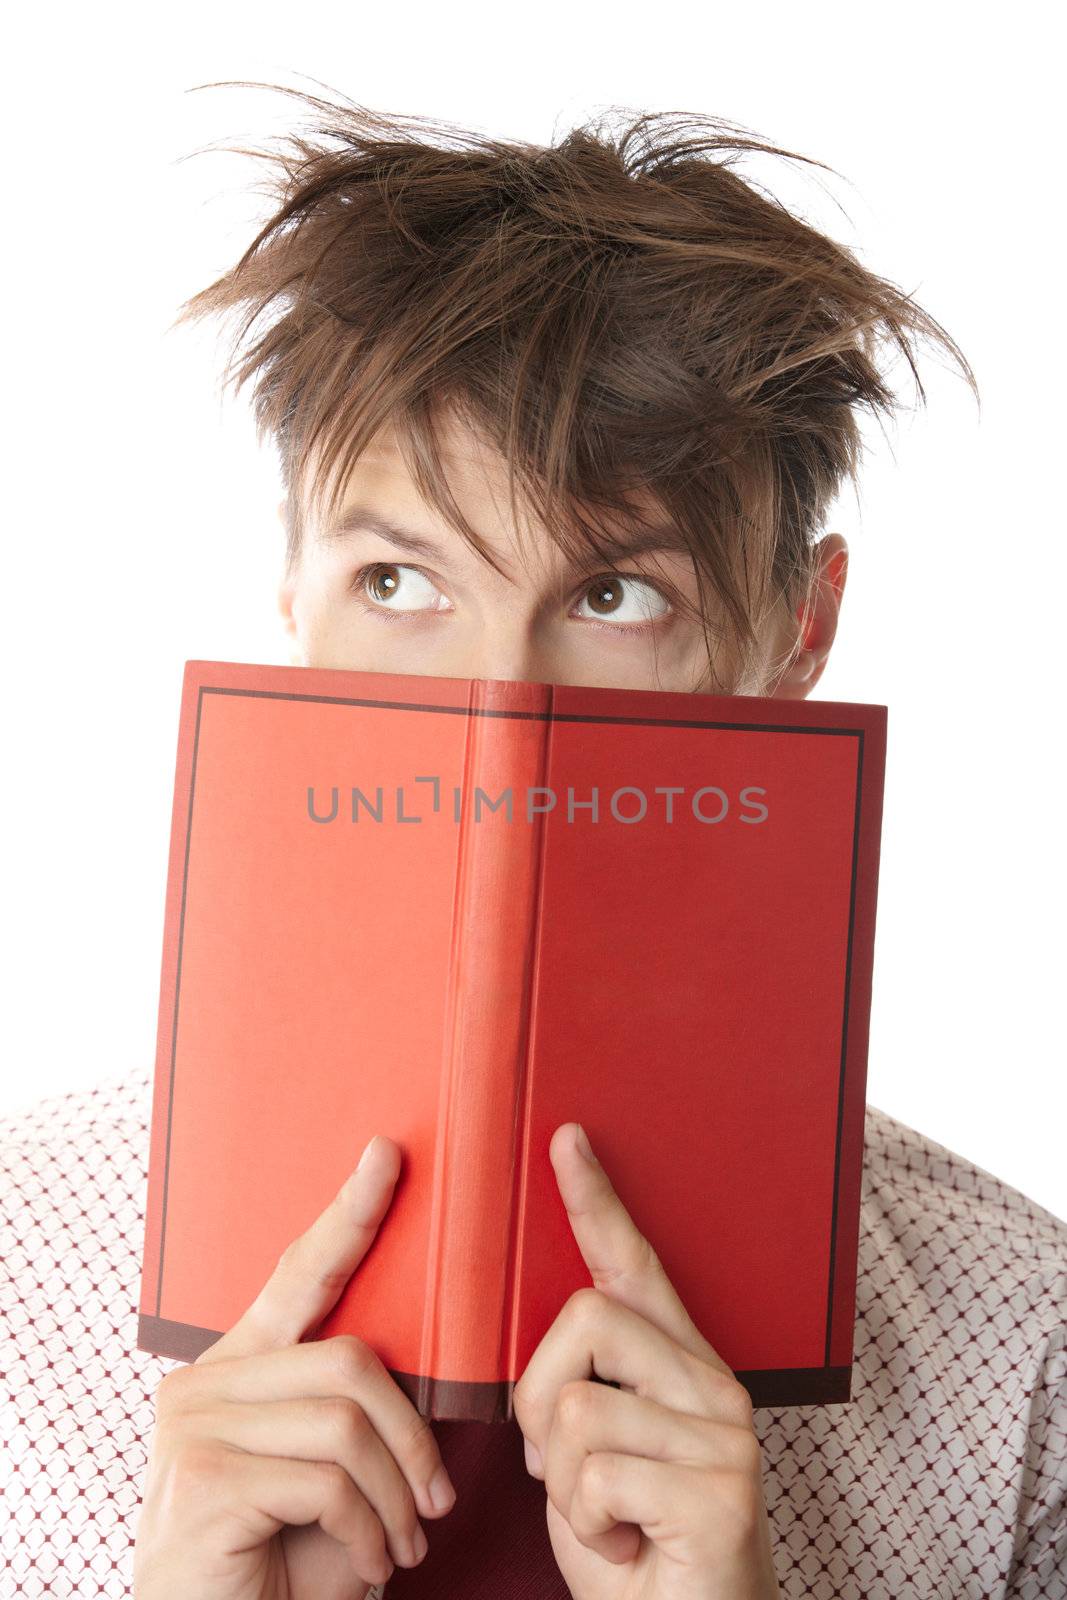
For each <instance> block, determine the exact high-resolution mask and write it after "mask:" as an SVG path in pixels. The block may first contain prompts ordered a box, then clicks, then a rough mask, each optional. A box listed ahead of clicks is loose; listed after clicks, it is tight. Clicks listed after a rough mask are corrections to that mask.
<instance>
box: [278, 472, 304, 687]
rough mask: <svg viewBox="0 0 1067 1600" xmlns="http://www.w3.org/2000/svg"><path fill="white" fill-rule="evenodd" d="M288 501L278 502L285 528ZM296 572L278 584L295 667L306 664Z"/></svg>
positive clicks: (279, 607) (282, 613) (283, 621)
mask: <svg viewBox="0 0 1067 1600" xmlns="http://www.w3.org/2000/svg"><path fill="white" fill-rule="evenodd" d="M286 504H287V502H286V501H285V500H279V502H278V520H279V522H280V523H281V524H282V527H283V528H284V527H285V525H286V518H285V508H286ZM296 581H297V580H296V574H295V573H290V572H288V571H284V572H283V573H282V578H281V582H280V583H279V585H278V610H279V612H280V613H281V618H282V627H283V629H284V631H285V632H286V633H287V634H288V636H289V641H290V644H289V661H290V664H291V665H292V666H294V667H302V666H303V665H304V653H303V650H302V648H301V644H300V628H299V625H298V623H297V620H296V617H295V615H294V613H293V601H294V600H295V598H296Z"/></svg>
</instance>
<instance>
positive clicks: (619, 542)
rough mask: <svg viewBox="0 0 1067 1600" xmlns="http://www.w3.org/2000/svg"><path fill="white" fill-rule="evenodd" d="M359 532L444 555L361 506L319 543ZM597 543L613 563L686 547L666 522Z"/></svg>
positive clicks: (429, 541) (416, 551) (604, 535)
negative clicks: (626, 558) (618, 560)
mask: <svg viewBox="0 0 1067 1600" xmlns="http://www.w3.org/2000/svg"><path fill="white" fill-rule="evenodd" d="M360 533H376V534H378V535H379V537H380V538H382V539H388V540H389V542H390V543H391V544H395V545H399V547H400V548H401V549H403V550H407V551H408V552H410V554H412V555H417V556H430V557H435V556H436V557H440V556H442V555H444V554H445V551H444V549H443V547H442V546H441V544H440V543H439V542H438V541H437V540H435V539H433V538H431V537H430V536H429V535H427V534H423V533H417V532H416V531H415V529H413V528H405V527H403V526H402V525H401V524H400V523H397V522H392V521H391V520H390V519H389V518H388V517H383V516H382V515H381V514H380V513H379V512H377V511H375V510H374V509H373V508H372V507H370V506H363V505H354V506H349V507H348V508H347V509H346V510H345V511H344V512H342V513H341V515H340V516H339V517H338V518H337V520H336V521H335V522H333V523H331V525H330V526H329V527H328V528H326V529H325V531H324V532H323V533H322V535H321V542H322V543H323V544H325V545H327V546H329V547H330V548H333V547H334V546H335V545H339V544H342V543H343V542H344V541H345V540H347V539H350V538H352V537H353V536H354V535H356V534H360ZM600 540H601V544H602V546H603V549H604V552H605V558H606V559H608V560H615V559H616V558H617V557H620V556H636V555H646V554H649V553H651V552H653V551H657V550H663V551H668V552H670V551H673V552H675V553H677V554H681V555H688V553H689V546H688V544H687V543H686V541H685V539H684V538H683V536H682V533H681V531H680V529H679V528H677V527H676V526H675V524H674V523H670V522H667V523H657V524H651V525H649V526H646V527H637V528H632V529H629V530H627V531H626V532H624V533H618V534H616V533H609V532H607V530H604V531H603V532H601V533H600ZM593 555H594V556H595V555H596V552H593ZM597 559H598V560H599V559H601V558H600V557H597Z"/></svg>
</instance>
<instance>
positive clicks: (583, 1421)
mask: <svg viewBox="0 0 1067 1600" xmlns="http://www.w3.org/2000/svg"><path fill="white" fill-rule="evenodd" d="M578 1131H579V1130H578V1124H576V1123H573V1122H572V1123H565V1124H564V1125H563V1126H562V1127H560V1128H557V1129H556V1131H555V1133H554V1134H553V1136H552V1142H551V1144H550V1145H549V1156H550V1159H551V1161H552V1165H553V1168H554V1169H555V1173H556V1182H557V1184H558V1186H559V1191H560V1195H561V1197H562V1199H563V1204H564V1205H565V1206H566V1208H567V1214H568V1216H569V1218H570V1222H571V1227H572V1229H573V1232H574V1237H575V1239H576V1240H577V1243H578V1247H579V1249H580V1250H581V1252H582V1255H583V1257H584V1259H585V1262H586V1265H587V1266H588V1268H589V1271H590V1273H591V1274H592V1279H593V1286H592V1287H591V1288H586V1289H579V1290H578V1291H577V1292H576V1293H575V1294H573V1295H571V1297H570V1299H569V1300H568V1301H567V1303H566V1305H565V1306H564V1307H563V1309H562V1311H561V1312H560V1314H559V1316H558V1317H557V1318H556V1320H555V1322H554V1323H553V1324H552V1326H551V1327H550V1328H549V1330H548V1332H547V1333H546V1334H545V1336H544V1338H543V1339H542V1340H541V1343H540V1344H539V1345H538V1347H537V1349H536V1350H535V1351H534V1354H533V1356H532V1357H531V1359H530V1362H529V1365H528V1366H527V1368H526V1370H525V1372H524V1373H523V1374H522V1377H521V1378H520V1379H519V1382H518V1383H517V1384H516V1386H515V1392H514V1407H515V1415H516V1418H517V1420H518V1423H519V1426H520V1428H521V1429H522V1432H523V1434H524V1436H525V1439H526V1460H527V1466H528V1468H529V1470H530V1471H531V1472H532V1473H533V1474H534V1476H535V1477H538V1478H543V1479H544V1483H545V1488H546V1490H547V1494H548V1503H547V1507H546V1511H547V1516H548V1531H549V1537H550V1538H551V1540H552V1549H553V1552H554V1554H555V1557H556V1560H557V1562H558V1563H559V1568H560V1571H561V1572H562V1574H563V1577H564V1579H565V1581H566V1584H567V1587H568V1588H569V1589H570V1591H571V1594H572V1596H573V1597H574V1600H774V1597H776V1596H779V1595H780V1593H781V1591H780V1589H779V1587H778V1581H777V1579H776V1577H775V1574H774V1563H773V1560H772V1557H771V1537H770V1524H769V1519H768V1516H767V1508H766V1503H765V1501H764V1496H763V1482H762V1477H761V1458H760V1444H759V1440H758V1439H757V1437H756V1434H755V1432H754V1431H753V1427H752V1402H751V1399H750V1398H749V1394H748V1391H747V1389H745V1387H744V1385H743V1384H741V1383H739V1382H738V1380H737V1379H736V1378H735V1377H734V1375H733V1373H732V1372H731V1371H730V1368H729V1367H728V1366H727V1365H726V1363H725V1362H724V1361H723V1360H722V1359H721V1358H720V1357H719V1356H718V1355H717V1354H716V1353H715V1351H714V1350H713V1349H712V1347H711V1345H710V1344H709V1343H708V1342H707V1340H706V1339H705V1338H704V1337H703V1335H702V1334H701V1333H700V1332H699V1330H698V1329H697V1327H696V1325H695V1324H694V1322H693V1321H692V1319H691V1318H690V1316H689V1314H688V1312H687V1311H686V1310H685V1307H684V1306H683V1305H682V1302H681V1300H680V1299H679V1297H678V1294H677V1293H676V1291H675V1289H674V1288H673V1287H672V1285H671V1283H670V1281H669V1279H668V1278H667V1275H666V1273H665V1272H664V1270H663V1267H662V1265H661V1263H660V1261H659V1259H658V1257H657V1256H656V1253H655V1251H654V1250H653V1248H652V1246H651V1245H650V1244H649V1242H648V1240H647V1239H645V1238H644V1236H643V1235H642V1234H641V1233H640V1232H639V1230H638V1228H637V1226H636V1224H635V1223H634V1222H633V1220H632V1219H631V1217H630V1215H629V1213H628V1212H627V1210H626V1208H625V1207H624V1205H623V1203H622V1201H621V1200H620V1199H619V1197H618V1195H617V1194H616V1193H615V1191H614V1189H613V1188H612V1186H611V1183H610V1181H609V1179H608V1175H607V1173H606V1172H605V1171H604V1169H603V1167H602V1166H601V1165H600V1163H599V1162H598V1161H597V1160H596V1157H595V1156H593V1157H592V1159H591V1160H587V1159H586V1158H585V1157H584V1156H583V1155H582V1153H581V1148H580V1145H579V1144H578V1142H577V1141H576V1134H577V1133H578ZM587 1142H588V1141H587ZM594 1373H595V1374H596V1375H597V1376H598V1377H600V1378H606V1379H608V1380H611V1381H612V1382H617V1383H618V1384H619V1385H620V1387H618V1388H613V1387H609V1386H608V1385H606V1384H604V1383H597V1382H594V1381H593V1380H592V1374H594Z"/></svg>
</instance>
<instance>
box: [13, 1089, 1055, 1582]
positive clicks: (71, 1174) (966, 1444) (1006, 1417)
mask: <svg viewBox="0 0 1067 1600" xmlns="http://www.w3.org/2000/svg"><path fill="white" fill-rule="evenodd" d="M150 1108H151V1083H150V1078H149V1075H148V1074H147V1073H137V1074H134V1075H131V1076H129V1077H126V1078H118V1079H112V1080H111V1081H109V1082H106V1083H103V1084H101V1085H100V1086H99V1087H98V1088H96V1089H92V1090H90V1091H87V1092H83V1093H77V1094H72V1095H65V1096H58V1097H55V1098H52V1099H48V1100H44V1101H42V1102H40V1103H39V1104H38V1105H37V1106H36V1107H35V1108H34V1109H32V1110H31V1111H29V1112H24V1113H22V1114H20V1115H17V1116H13V1117H8V1118H6V1119H2V1120H0V1162H2V1170H0V1225H2V1233H0V1318H2V1327H0V1405H2V1416H0V1440H2V1443H0V1553H2V1570H0V1596H3V1597H5V1600H6V1597H8V1596H15V1595H19V1596H22V1595H25V1596H29V1597H33V1596H39V1595H50V1596H51V1595H55V1596H68V1595H69V1596H74V1595H77V1596H85V1597H100V1596H108V1597H111V1596H123V1595H131V1594H132V1593H133V1587H132V1576H131V1574H132V1547H133V1539H134V1536H135V1533H136V1523H137V1515H138V1507H139V1503H140V1496H141V1489H142V1485H143V1477H144V1471H145V1464H146V1459H147V1440H148V1437H149V1435H150V1432H151V1429H152V1426H153V1421H154V1410H153V1400H152V1395H153V1391H154V1388H155V1386H156V1384H157V1383H158V1382H159V1380H160V1379H161V1378H162V1376H163V1375H164V1373H165V1372H167V1371H169V1370H170V1369H171V1368H172V1367H173V1366H176V1365H177V1363H176V1362H173V1361H170V1360H168V1359H165V1358H163V1357H158V1356H151V1355H147V1354H145V1353H144V1352H143V1351H139V1350H137V1349H136V1348H135V1339H136V1327H137V1299H138V1291H139V1283H140V1249H141V1240H142V1228H143V1215H144V1198H145V1184H146V1161H147V1151H148V1122H149V1113H150ZM1065 1332H1067V1224H1065V1223H1064V1222H1062V1221H1060V1220H1059V1219H1058V1218H1057V1217H1055V1216H1053V1215H1052V1214H1051V1213H1050V1212H1048V1211H1045V1210H1043V1209H1042V1208H1041V1207H1040V1206H1037V1205H1035V1204H1033V1203H1032V1202H1031V1201H1029V1200H1027V1199H1026V1198H1025V1197H1024V1196H1023V1195H1021V1194H1019V1193H1018V1192H1017V1191H1016V1190H1014V1189H1011V1188H1009V1187H1008V1186H1007V1185H1005V1184H1003V1183H1001V1182H1000V1181H999V1180H998V1179H996V1178H995V1177H992V1176H991V1175H990V1174H989V1173H987V1172H984V1171H982V1170H981V1169H980V1168H978V1167H976V1166H974V1165H972V1164H971V1163H970V1162H968V1161H966V1160H964V1159H962V1158H961V1157H960V1156H958V1155H955V1154H953V1153H952V1152H950V1151H949V1150H946V1149H944V1148H943V1147H942V1146H941V1145H939V1144H935V1143H934V1142H933V1141H932V1140H930V1139H926V1138H924V1137H923V1136H922V1135H920V1134H918V1133H916V1132H915V1131H914V1130H912V1129H910V1128H908V1127H906V1126H904V1124H902V1123H900V1122H898V1121H896V1120H895V1119H894V1118H892V1117H890V1116H887V1115H886V1114H885V1113H884V1112H882V1111H879V1110H877V1109H875V1108H874V1107H873V1106H868V1108H867V1121H866V1152H865V1164H864V1182H863V1200H862V1217H861V1224H860V1254H859V1280H858V1295H857V1321H856V1337H855V1356H856V1364H857V1365H856V1372H855V1374H854V1380H853V1399H852V1401H851V1402H850V1403H847V1404H844V1405H836V1406H828V1407H818V1406H802V1407H780V1406H779V1407H776V1406H769V1407H763V1408H760V1409H759V1410H757V1411H756V1414H755V1421H756V1431H757V1433H758V1435H759V1438H760V1441H761V1444H762V1447H763V1460H764V1482H765V1486H766V1494H767V1501H768V1506H769V1509H770V1514H771V1519H772V1526H773V1535H774V1541H775V1551H776V1562H777V1571H778V1575H779V1580H780V1583H781V1588H782V1593H783V1595H784V1596H786V1597H787V1600H801V1597H803V1600H902V1597H909V1600H910V1597H914V1600H927V1597H929V1600H935V1597H936V1600H950V1597H956V1596H961V1597H962V1596H966V1597H968V1600H1009V1597H1011V1600H1016V1597H1017V1600H1038V1597H1040V1596H1045V1597H1049V1600H1065V1597H1067V1510H1065V1501H1067V1349H1065ZM709 1333H710V1335H711V1337H712V1338H714V1334H713V1331H712V1330H709ZM475 1426H477V1427H482V1426H483V1425H481V1424H478V1425H475ZM446 1459H447V1457H446ZM528 1484H529V1495H530V1496H535V1497H536V1496H541V1500H540V1502H539V1503H537V1502H535V1501H533V1500H529V1498H528V1500H527V1503H528V1504H529V1505H530V1506H531V1508H532V1510H531V1516H533V1515H536V1516H537V1517H538V1518H539V1519H540V1521H541V1525H542V1526H543V1509H542V1508H543V1495H544V1487H543V1485H542V1484H539V1483H537V1481H536V1480H533V1479H529V1480H528ZM457 1490H458V1491H459V1492H460V1493H461V1495H462V1489H461V1486H460V1484H459V1483H457ZM486 1492H487V1493H488V1490H487V1491H486ZM511 1503H512V1504H513V1505H517V1504H518V1501H517V1500H513V1501H512V1502H511ZM458 1509H459V1506H458V1502H457V1508H456V1510H457V1511H458ZM454 1514H455V1513H453V1515H454ZM449 1520H450V1519H449V1518H445V1519H442V1522H441V1523H440V1524H439V1525H436V1526H435V1524H433V1523H432V1522H428V1523H427V1534H428V1537H429V1538H430V1553H429V1555H428V1556H427V1557H426V1560H425V1561H424V1562H423V1563H422V1567H421V1568H419V1569H414V1570H413V1571H411V1572H406V1573H405V1572H402V1571H401V1570H400V1569H397V1572H396V1574H395V1575H394V1578H393V1579H391V1580H390V1582H389V1583H388V1584H387V1585H386V1586H385V1594H386V1600H388V1597H389V1595H390V1593H391V1592H392V1590H393V1589H394V1587H395V1588H396V1589H397V1591H398V1593H399V1592H400V1591H402V1590H404V1588H405V1584H410V1583H411V1582H413V1581H414V1580H415V1578H416V1573H419V1574H420V1575H421V1574H423V1573H425V1579H424V1581H425V1582H427V1583H428V1588H427V1591H426V1592H435V1591H434V1589H433V1584H432V1582H430V1581H429V1580H430V1571H429V1563H430V1561H431V1560H432V1557H433V1554H434V1538H435V1534H436V1528H437V1527H439V1528H441V1529H443V1528H444V1527H445V1525H446V1524H447V1523H448V1521H449ZM485 1526H486V1523H485V1521H484V1520H483V1522H482V1527H483V1528H484V1527H485ZM518 1531H519V1530H518V1529H516V1532H518ZM534 1536H536V1537H540V1534H538V1533H537V1532H536V1530H535V1535H534ZM505 1537H506V1531H505ZM526 1537H527V1539H528V1538H529V1537H530V1535H529V1533H528V1534H527V1535H526ZM543 1537H544V1541H545V1543H546V1544H547V1534H544V1535H543ZM470 1543H471V1549H470V1552H469V1556H468V1557H466V1558H465V1559H468V1560H469V1562H470V1563H471V1565H470V1574H471V1581H470V1583H469V1585H467V1586H466V1587H464V1588H463V1589H461V1590H459V1589H457V1590H455V1591H453V1590H452V1589H451V1588H450V1589H449V1593H450V1594H451V1593H453V1592H455V1593H456V1594H460V1593H462V1594H471V1595H474V1594H478V1595H481V1594H483V1593H485V1594H488V1593H492V1594H494V1595H497V1596H499V1597H500V1600H511V1596H512V1595H515V1596H519V1595H521V1596H523V1597H525V1596H531V1600H541V1596H542V1595H543V1597H544V1600H554V1596H555V1595H556V1594H563V1595H565V1594H566V1590H565V1588H564V1587H563V1585H562V1580H561V1579H559V1580H558V1583H556V1584H555V1586H553V1585H552V1584H549V1585H548V1586H547V1587H546V1586H542V1587H540V1588H539V1589H538V1591H537V1594H536V1597H534V1592H533V1590H532V1589H531V1587H530V1577H529V1574H530V1571H531V1568H530V1566H529V1563H528V1562H526V1561H524V1560H523V1561H520V1560H519V1559H518V1558H517V1557H516V1559H515V1561H514V1563H513V1565H514V1568H515V1571H514V1581H512V1573H511V1571H510V1569H509V1568H508V1567H507V1565H506V1557H504V1558H500V1557H498V1556H494V1557H493V1559H494V1561H495V1562H496V1563H497V1564H496V1565H495V1567H494V1573H495V1577H494V1584H493V1587H492V1588H488V1587H485V1586H484V1584H483V1582H481V1581H479V1578H478V1574H479V1565H478V1564H479V1561H481V1562H482V1564H483V1568H484V1566H485V1562H486V1561H487V1559H488V1557H487V1555H486V1551H485V1549H481V1548H479V1542H478V1541H477V1540H472V1541H470ZM486 1548H487V1547H486ZM504 1548H505V1550H506V1549H510V1548H512V1547H511V1546H505V1547H504ZM513 1548H515V1549H516V1550H520V1549H521V1541H519V1540H517V1541H516V1543H515V1545H514V1546H513ZM501 1559H503V1560H504V1565H501V1564H500V1561H501ZM555 1574H556V1576H557V1577H558V1569H555ZM176 1600H177V1597H176ZM182 1600H186V1597H182ZM188 1600H192V1597H188Z"/></svg>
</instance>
